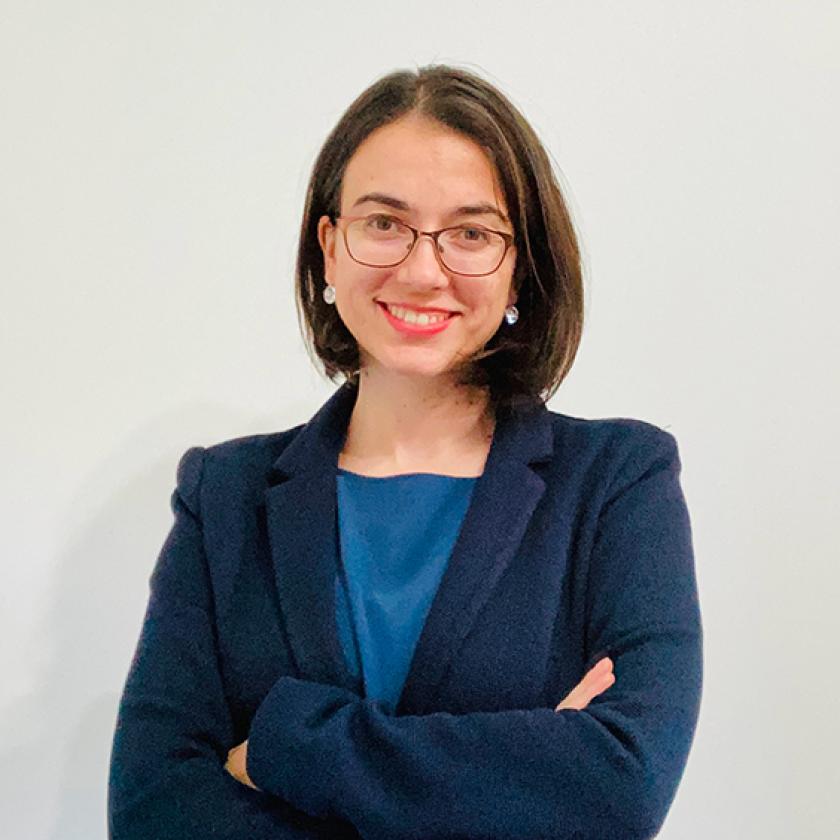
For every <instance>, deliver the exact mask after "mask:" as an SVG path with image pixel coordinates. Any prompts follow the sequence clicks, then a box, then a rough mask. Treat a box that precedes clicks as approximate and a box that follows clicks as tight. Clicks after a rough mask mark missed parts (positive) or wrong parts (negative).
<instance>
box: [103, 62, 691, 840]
mask: <svg viewBox="0 0 840 840" xmlns="http://www.w3.org/2000/svg"><path fill="white" fill-rule="evenodd" d="M296 293H297V305H298V312H299V315H300V319H301V325H302V330H303V335H304V340H305V341H306V344H307V347H308V349H309V351H310V353H311V354H312V357H313V360H314V361H315V362H316V363H317V364H318V365H319V366H322V367H323V370H324V372H325V373H326V375H327V376H328V377H330V378H331V379H332V380H333V381H334V382H335V381H336V380H341V384H340V386H339V387H338V388H337V389H336V390H335V392H334V393H333V395H332V396H331V397H330V399H329V400H328V401H327V402H326V403H325V404H324V405H323V406H322V407H321V408H320V409H319V410H318V411H317V412H316V413H315V414H314V416H313V417H312V418H310V420H309V421H308V422H306V423H303V424H301V425H298V426H295V427H294V428H291V429H285V430H281V431H277V432H272V433H268V434H263V435H252V436H249V437H241V438H235V439H232V440H227V441H222V442H219V443H216V444H214V445H211V446H206V447H204V446H195V447H192V448H190V449H189V450H188V451H187V452H186V453H185V454H184V455H183V457H182V459H181V461H180V463H179V465H178V473H177V485H176V488H175V491H174V493H173V495H172V509H173V512H174V515H175V522H174V524H173V526H172V530H171V532H170V534H169V536H168V537H167V539H166V541H165V543H164V546H163V549H162V551H161V553H160V556H159V558H158V560H157V563H156V565H155V568H154V572H153V574H152V578H151V593H150V598H149V603H148V608H147V613H146V616H145V619H144V624H143V628H142V631H141V636H140V640H139V642H138V645H137V649H136V652H135V656H134V658H133V660H132V664H131V669H130V671H129V674H128V677H127V680H126V685H125V689H124V692H123V696H122V700H121V703H120V712H119V718H118V722H117V729H116V732H115V736H114V745H113V751H112V756H111V775H110V789H109V824H110V830H111V836H112V837H113V838H118V839H120V838H121V839H122V840H135V838H136V840H139V839H140V838H149V837H155V838H171V840H187V838H197V837H202V838H203V837H214V838H227V840H234V838H245V837H247V838H266V839H267V838H277V837H289V838H291V837H295V838H316V837H317V838H341V837H353V838H358V837H365V838H382V840H386V838H387V840H401V838H405V840H409V838H423V840H434V838H451V837H459V838H510V840H513V838H517V840H525V838H536V837H553V838H558V839H559V840H563V838H566V840H571V838H576V840H587V839H588V838H589V839H590V840H610V838H621V840H634V839H638V840H641V838H648V837H652V836H653V835H654V834H655V833H656V832H657V831H658V829H659V827H660V826H661V825H662V823H663V821H664V819H665V817H666V814H667V812H668V810H669V808H670V806H671V803H672V801H673V798H674V795H675V793H676V789H677V785H678V783H679V781H680V779H681V776H682V773H683V771H684V768H685V765H686V761H687V759H688V754H689V749H690V746H691V743H692V740H693V735H694V731H695V726H696V722H697V717H698V714H699V703H700V695H701V686H702V625H701V619H700V608H699V603H698V597H697V586H696V579H695V571H694V556H693V546H692V539H691V527H690V522H689V517H688V511H687V509H686V505H685V499H684V496H683V493H682V489H681V486H680V480H679V476H680V470H681V462H680V457H679V454H678V449H677V443H676V440H675V438H674V437H673V436H672V435H671V434H670V433H669V432H666V431H664V430H663V429H661V428H659V427H657V426H654V425H653V424H651V423H648V422H645V421H643V420H634V419H629V418H611V419H583V418H580V417H574V416H571V415H567V414H561V413H558V412H554V411H550V410H549V409H548V408H547V406H546V401H547V399H548V398H549V397H550V396H551V394H552V393H554V392H555V391H556V389H557V388H558V387H559V386H560V384H561V382H562V381H563V379H564V377H565V376H566V374H567V373H568V371H569V369H570V367H571V365H572V362H573V360H574V358H575V355H576V352H577V348H578V344H579V342H580V337H581V331H582V324H583V289H582V279H581V266H580V257H579V250H578V244H577V239H576V236H575V233H574V228H573V225H572V222H571V219H570V216H569V213H568V211H567V208H566V204H565V201H564V199H563V196H562V193H561V191H560V188H559V186H558V184H557V181H556V179H555V176H554V174H553V172H552V170H551V167H550V165H549V162H548V155H547V154H546V152H545V150H544V148H543V147H542V145H541V144H540V142H539V140H538V139H537V137H536V135H535V134H534V132H533V130H532V129H531V128H530V126H529V125H528V123H527V122H526V120H525V119H524V117H523V116H522V115H521V114H520V113H519V112H518V111H517V109H516V108H515V107H514V106H513V105H512V104H511V103H510V101H509V100H508V99H507V98H506V97H505V96H504V95H503V94H502V93H501V92H499V91H498V90H497V89H496V88H494V87H493V86H492V85H490V84H489V83H488V82H486V81H485V80H483V79H481V78H480V77H479V76H477V75H475V74H473V73H470V72H467V71H464V70H460V69H457V68H452V67H447V66H439V65H438V66H430V67H424V68H421V69H419V70H417V71H399V72H395V73H391V74H389V75H387V76H385V77H383V78H382V79H380V80H378V81H377V82H375V83H374V84H373V85H372V86H371V87H370V88H368V90H366V91H365V92H363V93H362V94H361V96H359V97H358V98H357V99H356V100H355V102H353V103H352V104H351V106H350V107H349V108H348V110H347V111H346V112H345V114H344V115H343V116H342V117H341V119H340V120H339V122H338V124H337V125H336V127H335V129H334V130H333V131H332V133H331V134H330V136H329V137H328V138H327V140H326V142H325V144H324V147H323V148H322V150H321V152H320V154H319V156H318V158H317V160H316V163H315V166H314V169H313V172H312V177H311V180H310V184H309V189H308V192H307V199H306V206H305V208H304V212H303V221H302V226H301V236H300V244H299V251H298V261H297V267H296Z"/></svg>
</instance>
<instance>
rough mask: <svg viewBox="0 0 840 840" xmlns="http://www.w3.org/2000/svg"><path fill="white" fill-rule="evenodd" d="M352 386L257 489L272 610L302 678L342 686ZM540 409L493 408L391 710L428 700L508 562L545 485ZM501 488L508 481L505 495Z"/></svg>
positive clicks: (345, 675)
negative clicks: (342, 574)
mask: <svg viewBox="0 0 840 840" xmlns="http://www.w3.org/2000/svg"><path fill="white" fill-rule="evenodd" d="M356 394H357V390H356V388H355V386H353V385H350V384H349V383H345V384H344V385H342V386H340V387H339V388H338V389H337V390H336V391H335V393H334V394H333V395H332V396H331V397H330V399H329V400H327V402H326V403H325V404H324V405H323V406H322V407H321V408H320V409H319V410H318V411H317V412H316V414H315V415H314V416H313V417H312V419H311V420H310V421H309V422H308V423H306V424H305V425H304V426H302V427H301V429H300V430H299V431H298V433H297V434H296V436H295V438H294V439H293V440H292V442H291V443H290V444H289V445H288V446H287V447H286V448H285V449H284V450H283V452H282V453H281V454H280V456H279V457H278V458H277V460H276V461H275V462H274V464H273V469H272V472H271V473H270V476H269V487H268V489H267V490H266V491H265V500H266V513H267V525H268V536H269V542H270V547H271V555H272V563H273V567H274V575H275V579H276V581H277V589H278V595H279V599H280V608H281V612H282V615H283V618H284V621H285V626H286V631H287V634H288V639H289V644H290V646H291V649H292V654H293V656H294V659H295V662H296V664H297V666H298V669H299V672H300V676H301V678H302V679H308V680H312V681H314V682H321V683H326V684H330V685H340V686H343V687H345V688H350V687H351V686H352V684H353V680H352V677H351V674H350V672H349V669H348V668H347V665H346V663H345V660H344V655H343V651H342V649H341V644H340V640H339V637H338V631H337V626H336V622H335V575H336V572H337V571H338V568H339V552H340V549H339V535H338V518H337V494H336V470H337V466H338V456H339V454H340V452H341V449H342V447H343V445H344V440H345V437H346V433H347V426H348V423H349V420H350V414H351V412H352V410H353V406H354V405H355V402H356ZM552 453H553V435H552V428H551V418H550V415H549V411H548V409H547V408H546V407H545V406H544V405H543V404H539V405H538V406H536V407H531V408H528V409H525V410H523V411H519V412H515V413H514V412H505V413H500V414H499V416H498V417H497V419H496V427H495V430H494V434H493V441H492V444H491V447H490V452H489V454H488V457H487V462H486V464H485V468H484V472H483V473H482V475H481V476H479V478H478V480H477V482H476V485H475V488H474V490H473V495H472V499H471V502H470V506H469V509H468V510H467V513H466V516H465V518H464V520H463V523H462V526H461V530H460V532H459V535H458V538H457V540H456V542H455V545H454V548H453V550H452V555H451V557H450V560H449V563H448V565H447V568H446V571H445V572H444V575H443V578H442V580H441V583H440V586H439V588H438V591H437V593H436V595H435V598H434V600H433V601H432V605H431V608H430V610H429V613H428V615H427V618H426V622H425V625H424V626H423V630H422V632H421V634H420V638H419V639H418V642H417V647H416V648H415V650H414V655H413V658H412V660H411V665H410V667H409V672H408V676H407V678H406V682H405V685H404V687H403V691H402V694H401V696H400V701H399V703H398V705H397V709H396V713H397V714H402V713H408V714H422V713H423V712H424V711H425V710H426V709H427V708H429V706H430V705H431V704H432V702H433V701H434V697H435V692H436V690H437V688H438V686H440V684H441V683H442V681H443V680H444V678H445V677H446V673H447V670H448V668H449V666H450V664H451V663H452V660H453V657H456V656H457V652H458V649H459V647H460V644H461V642H462V641H463V639H464V638H465V637H466V635H467V633H468V632H469V630H470V627H471V626H472V624H473V622H474V621H475V618H476V616H477V615H478V613H479V611H480V610H481V607H482V606H483V605H484V603H485V602H486V601H487V599H488V598H489V597H490V595H491V593H492V591H493V589H494V587H495V586H496V585H497V583H498V581H499V580H500V578H501V576H502V574H503V572H504V571H505V569H506V568H507V566H508V565H509V564H510V562H511V561H512V560H513V558H514V557H515V555H516V551H517V549H518V547H519V545H520V543H521V541H522V538H523V536H524V534H525V530H526V528H527V526H528V522H529V520H530V518H531V515H532V514H533V512H534V509H535V508H536V506H537V504H538V502H539V500H540V498H541V497H542V495H543V493H544V491H545V482H544V481H543V479H542V478H541V477H540V476H539V475H538V473H537V472H535V471H534V470H533V469H532V468H531V465H532V464H535V463H540V462H544V461H546V460H550V459H551V456H552ZM511 488H516V492H515V493H512V492H511Z"/></svg>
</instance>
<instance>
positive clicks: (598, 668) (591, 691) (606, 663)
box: [554, 656, 615, 712]
mask: <svg viewBox="0 0 840 840" xmlns="http://www.w3.org/2000/svg"><path fill="white" fill-rule="evenodd" d="M614 682H615V675H614V674H613V663H612V659H610V658H609V657H608V656H605V657H604V658H603V659H599V660H598V661H597V662H596V663H595V664H594V665H593V666H592V668H590V669H589V671H587V672H586V676H584V678H583V679H582V680H581V681H580V682H579V683H578V684H577V685H576V686H575V687H574V688H573V689H572V690H571V691H570V692H569V693H568V694H567V695H566V696H565V697H564V698H563V700H562V701H561V702H560V704H559V705H558V706H557V707H556V708H555V709H554V711H555V712H559V711H560V710H561V709H577V710H578V711H581V710H582V709H585V708H586V707H587V706H588V705H589V701H590V700H592V699H593V698H595V697H597V696H598V695H599V694H601V693H602V692H604V691H606V690H607V689H608V688H609V687H610V686H611V685H612V684H613V683H614Z"/></svg>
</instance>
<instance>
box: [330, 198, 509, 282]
mask: <svg viewBox="0 0 840 840" xmlns="http://www.w3.org/2000/svg"><path fill="white" fill-rule="evenodd" d="M371 216H384V217H385V218H388V219H393V220H394V221H395V222H398V223H399V224H401V225H402V226H403V227H407V228H408V229H409V230H410V231H411V233H412V235H413V237H414V239H413V241H412V243H411V247H410V248H409V249H408V250H407V251H406V252H405V256H404V257H403V258H402V259H400V260H398V261H397V262H395V263H390V264H389V265H372V264H371V263H366V262H362V261H361V260H357V259H356V258H355V257H354V256H353V252H352V251H351V250H350V245H349V244H348V242H347V230H346V226H342V225H340V224H339V222H345V223H350V222H356V221H358V220H359V219H369V218H370V217H371ZM332 223H333V226H334V227H337V228H338V229H339V230H340V231H341V236H342V238H343V239H344V247H345V248H346V250H347V253H348V254H349V255H350V259H351V260H353V262H356V263H358V264H359V265H366V266H367V267H368V268H394V267H395V266H398V265H400V264H401V263H404V262H405V261H406V260H407V259H408V258H409V257H410V256H411V254H412V253H413V252H414V248H415V247H416V245H417V242H418V240H419V239H420V237H421V236H428V237H430V238H431V240H432V242H434V245H435V247H434V252H435V259H436V260H437V261H438V265H439V266H440V267H441V268H442V269H443V270H444V271H449V272H451V273H452V274H458V275H460V276H461V277H488V276H489V275H491V274H495V272H497V271H498V270H499V266H500V265H501V264H502V263H503V262H504V261H505V257H506V256H507V252H508V251H509V250H510V249H511V246H512V245H513V243H514V235H513V234H512V233H507V232H506V231H502V230H493V229H492V228H487V227H484V226H483V225H473V226H472V227H474V228H475V229H476V230H485V231H487V232H488V233H495V234H496V235H497V236H501V237H502V239H503V240H504V243H505V250H504V251H502V256H501V258H500V259H499V262H498V263H497V264H496V267H495V268H494V269H493V270H492V271H483V272H482V273H481V274H465V273H464V272H463V271H455V270H454V269H452V268H450V267H449V266H448V265H446V263H445V262H444V261H443V258H442V257H441V255H440V246H439V245H438V237H439V236H440V235H441V234H442V233H446V232H447V231H449V230H458V229H459V228H468V227H470V225H464V224H461V225H450V226H449V227H445V228H440V230H419V229H418V228H416V227H412V226H411V225H410V224H408V223H407V222H404V221H402V219H397V218H396V217H395V216H390V215H389V214H388V213H366V214H364V215H361V216H336V217H335V219H333V220H332Z"/></svg>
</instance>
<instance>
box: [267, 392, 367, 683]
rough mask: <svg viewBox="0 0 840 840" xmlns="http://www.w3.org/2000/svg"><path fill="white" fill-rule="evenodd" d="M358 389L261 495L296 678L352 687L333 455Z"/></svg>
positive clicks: (292, 449)
mask: <svg viewBox="0 0 840 840" xmlns="http://www.w3.org/2000/svg"><path fill="white" fill-rule="evenodd" d="M355 401H356V390H355V388H353V387H351V386H349V385H346V384H345V385H343V386H342V387H340V388H339V389H337V390H336V392H335V393H334V394H333V395H332V397H330V399H329V400H328V401H327V402H326V403H325V404H324V405H323V406H322V407H321V408H320V409H319V411H318V412H317V413H316V414H315V415H314V417H313V418H312V419H311V420H310V421H309V422H308V423H307V424H306V425H305V426H304V427H303V428H302V429H301V430H300V431H299V432H298V434H297V435H296V436H295V438H294V440H293V441H292V442H291V443H290V444H289V445H288V446H287V447H286V448H285V449H284V450H283V452H282V453H281V454H280V457H279V458H277V460H276V461H275V462H274V467H273V470H272V472H271V474H270V478H269V483H270V485H271V486H269V488H268V489H267V490H266V492H265V502H266V514H267V526H268V538H269V543H270V545H271V557H272V563H273V566H274V576H275V579H276V581H277V592H278V597H279V599H280V611H281V614H282V616H283V620H284V622H285V627H286V633H287V637H288V640H289V644H290V646H291V650H292V655H293V657H294V660H295V663H296V664H297V666H298V670H299V672H300V677H301V678H302V679H307V680H311V681H313V682H320V683H325V684H328V685H340V686H342V687H344V688H350V687H351V686H352V685H353V680H352V677H351V674H350V671H349V669H348V667H347V665H346V662H345V660H344V654H343V651H342V649H341V643H340V640H339V637H338V630H337V627H336V622H335V588H334V587H335V576H336V572H337V571H338V561H339V543H338V524H337V515H336V513H337V507H336V505H337V501H336V469H337V467H338V455H339V453H340V452H341V449H342V447H343V445H344V438H345V435H346V431H347V425H348V423H349V420H350V413H351V412H352V410H353V405H354V404H355Z"/></svg>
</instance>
